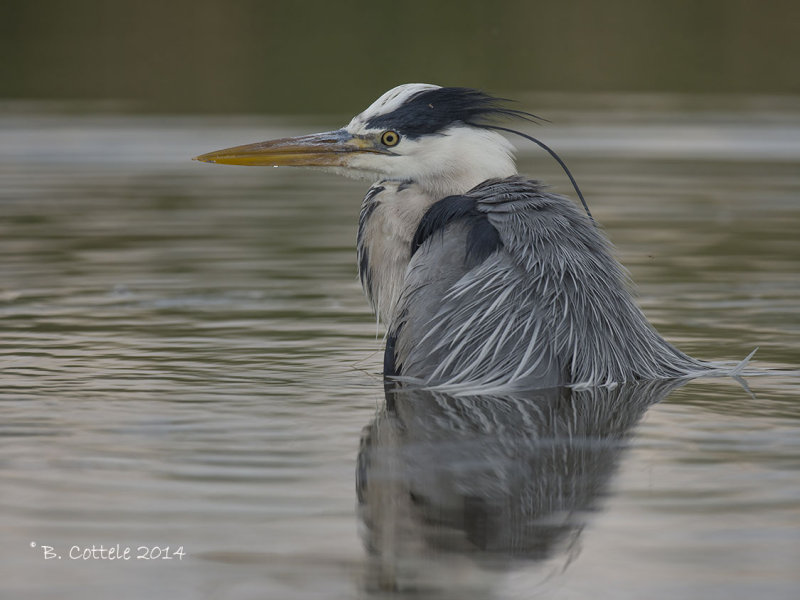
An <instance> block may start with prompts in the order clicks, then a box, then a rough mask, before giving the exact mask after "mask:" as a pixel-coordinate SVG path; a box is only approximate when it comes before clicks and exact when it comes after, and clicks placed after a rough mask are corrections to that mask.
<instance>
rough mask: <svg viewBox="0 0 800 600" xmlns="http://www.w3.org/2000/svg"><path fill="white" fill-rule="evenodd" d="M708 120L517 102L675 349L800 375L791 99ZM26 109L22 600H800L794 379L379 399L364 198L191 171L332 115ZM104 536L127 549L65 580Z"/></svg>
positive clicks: (9, 468) (5, 551)
mask: <svg viewBox="0 0 800 600" xmlns="http://www.w3.org/2000/svg"><path fill="white" fill-rule="evenodd" d="M695 100H696V99H695ZM536 102H538V103H536ZM696 104H698V102H696V101H693V100H692V99H682V100H681V102H677V103H676V102H672V101H669V99H666V100H665V99H658V98H649V99H641V98H639V99H630V98H617V97H600V98H591V99H589V100H586V99H581V100H578V99H577V98H553V97H550V98H548V97H542V98H539V99H533V100H531V101H530V102H526V106H539V105H542V109H541V110H538V111H537V112H540V113H541V114H543V115H544V116H547V117H549V118H551V119H553V120H554V121H555V122H556V124H555V125H551V126H548V127H547V128H539V129H536V130H535V132H534V133H535V134H536V135H538V136H539V137H541V138H542V139H544V140H545V141H547V142H548V143H550V144H551V145H552V146H554V147H555V148H556V149H557V150H558V151H559V152H561V154H562V156H564V158H565V159H566V160H567V161H568V163H569V164H570V166H571V167H572V169H573V171H574V172H575V173H576V175H577V177H578V179H579V181H580V182H581V184H582V186H583V188H584V192H585V194H586V195H587V197H588V199H589V202H590V205H591V207H592V210H593V212H594V214H595V216H596V217H597V218H598V220H599V221H600V222H602V223H603V225H604V227H605V229H606V230H607V232H608V234H609V235H610V237H611V238H612V240H613V241H614V243H615V244H616V246H617V248H618V251H619V255H620V257H621V259H622V260H623V262H624V263H625V264H626V266H627V267H628V268H629V269H630V271H631V273H632V275H633V278H634V280H635V281H636V283H637V286H638V288H637V289H638V294H639V299H640V303H641V305H642V306H643V308H644V309H645V312H646V313H647V314H648V316H649V317H650V319H651V320H652V321H653V323H654V324H655V325H656V326H657V327H658V328H659V329H660V330H661V332H662V333H663V334H665V335H666V336H667V337H668V338H669V339H671V340H673V341H674V342H676V343H677V344H678V345H679V346H681V347H682V348H683V349H684V350H687V351H689V352H690V353H692V354H695V355H697V356H700V357H704V358H719V359H730V360H737V359H741V358H743V357H744V356H745V355H747V354H748V353H749V352H750V351H751V350H752V349H753V348H754V347H756V346H759V347H760V350H759V351H758V353H757V355H756V359H755V363H756V364H758V365H759V366H762V367H775V368H784V369H790V368H797V365H798V364H800V341H798V340H799V339H800V338H799V337H798V335H799V334H800V311H799V310H798V306H800V276H798V271H799V270H800V236H799V235H798V233H797V230H798V225H800V203H799V202H798V199H800V110H797V104H796V103H794V104H792V103H791V102H788V103H786V104H785V105H782V106H775V105H770V106H768V107H766V108H765V107H764V106H762V105H761V104H759V102H751V103H749V104H747V105H746V106H737V107H730V106H727V107H725V110H724V111H723V110H714V111H709V110H707V109H704V108H703V107H702V106H700V108H698V109H697V110H695V105H696ZM706 104H708V102H706ZM711 104H713V102H712V103H711ZM564 107H567V108H564ZM23 108H24V109H25V110H20V109H19V107H16V108H15V109H14V110H13V111H12V110H7V111H6V112H5V113H3V115H2V116H0V207H2V213H1V214H2V216H1V217H0V250H1V251H2V256H3V261H2V265H0V273H1V274H2V275H1V276H0V334H1V337H0V368H2V389H0V414H2V421H1V422H0V444H2V447H1V448H0V474H1V475H0V476H1V477H2V479H0V481H1V482H2V483H0V489H1V490H2V493H0V505H1V506H2V510H0V530H2V532H3V535H2V544H0V591H2V596H3V597H4V598H48V599H49V598H59V599H60V600H72V599H78V598H101V597H116V598H121V599H129V598H130V599H138V598H145V597H151V598H170V599H184V598H185V599H196V598H209V599H211V598H214V599H217V598H225V599H235V600H239V599H250V598H281V599H287V600H291V599H294V598H298V599H307V598H325V599H339V598H342V599H345V598H393V597H406V596H408V597H413V598H437V599H445V598H454V599H455V598H459V599H462V598H475V599H479V598H498V599H506V598H508V599H512V598H513V599H516V598H520V599H521V598H554V599H581V598H615V599H619V598H631V599H634V598H676V597H681V598H703V599H708V598H726V599H729V598H741V599H745V598H747V599H749V598H753V597H763V598H787V599H789V598H797V597H798V596H800V571H798V565H800V383H798V380H797V379H796V378H791V377H789V376H771V377H763V378H752V379H751V380H750V381H749V384H750V387H751V388H752V392H753V395H750V394H748V393H747V392H746V391H745V390H744V389H743V388H742V387H740V386H739V385H738V384H737V383H736V382H734V381H731V380H726V379H717V380H705V381H696V382H692V383H690V384H688V385H685V386H683V387H680V388H677V389H672V388H670V387H669V386H665V385H658V386H657V385H651V386H634V387H628V388H626V387H622V388H619V389H618V390H614V391H613V392H610V391H607V390H606V391H605V392H601V391H596V392H593V393H592V392H583V393H580V394H578V393H576V394H569V393H566V392H561V393H558V392H554V393H552V394H547V395H535V394H534V395H529V396H526V397H516V398H502V399H486V398H467V399H459V400H455V399H452V398H446V397H441V396H435V397H434V396H425V395H423V394H416V395H411V396H400V397H396V398H395V397H392V398H390V410H387V408H386V405H385V397H384V392H383V386H382V382H381V378H380V375H379V373H380V368H381V360H382V358H381V357H382V353H381V348H382V343H381V339H380V335H379V334H378V330H377V328H376V324H375V321H374V319H373V317H372V316H371V315H370V314H369V312H368V309H367V306H366V302H365V300H364V299H363V298H362V295H361V290H360V288H359V286H358V283H357V281H356V277H355V258H354V253H355V252H354V239H355V223H356V218H357V211H358V205H359V202H360V198H361V196H362V195H363V192H364V190H365V187H366V184H364V183H361V182H353V181H348V180H343V179H338V178H335V177H334V176H328V175H325V174H318V173H313V172H307V171H301V170H291V169H247V168H236V167H227V168H226V167H220V166H213V165H206V164H199V163H193V162H191V161H189V160H188V159H189V158H190V157H191V156H193V155H196V154H198V153H201V152H204V151H208V150H212V149H217V148H221V147H224V146H227V145H232V144H237V143H244V142H249V141H256V140H259V139H267V138H269V137H273V136H279V135H286V134H290V133H303V132H309V131H314V130H323V129H327V128H332V127H334V126H338V125H339V121H337V120H333V119H324V118H319V119H316V120H314V121H313V122H312V121H302V122H301V121H297V120H294V121H289V120H286V119H277V118H275V119H266V118H247V117H237V118H221V117H215V118H213V119H202V118H178V117H164V118H157V117H127V116H116V115H103V116H86V115H74V114H73V115H70V114H67V113H52V112H42V111H41V110H37V109H35V108H27V107H23ZM520 167H521V170H523V171H524V172H527V173H530V174H536V175H537V176H538V177H541V178H542V179H545V180H547V181H549V182H551V183H553V184H554V185H555V187H556V188H557V189H559V190H562V191H564V192H568V190H567V189H566V187H565V185H564V177H563V175H562V174H560V173H559V171H558V169H557V167H556V166H555V165H554V164H553V163H552V161H549V160H547V159H546V158H545V157H544V156H542V155H541V154H540V153H538V152H536V151H535V150H533V149H531V148H529V147H523V151H522V154H521V156H520ZM356 472H358V485H356ZM34 543H35V545H36V547H35V548H34V547H32V545H33V544H34ZM101 544H102V545H103V546H105V547H106V548H108V547H115V546H116V545H119V546H120V547H121V548H122V549H124V548H125V547H131V548H132V550H131V552H132V557H133V558H132V559H131V560H127V561H126V560H113V561H112V560H103V559H89V560H82V559H77V560H73V559H70V557H69V555H70V552H71V551H72V553H73V555H75V553H80V552H81V551H82V550H83V549H85V548H91V547H92V545H96V546H100V545H101ZM139 546H146V547H147V548H148V549H152V548H160V549H161V550H156V551H151V552H152V554H158V553H159V552H161V553H163V552H164V550H163V549H164V548H165V547H166V546H169V548H170V550H169V552H170V554H171V555H173V556H174V558H172V559H171V560H164V559H156V560H137V559H136V555H137V554H139V553H140V551H139V550H138V547H139ZM46 547H48V548H46ZM73 547H77V550H75V549H73ZM49 548H52V550H49ZM178 548H182V550H183V552H185V556H183V557H182V558H180V557H179V556H175V555H174V553H175V551H176V550H177V549H178ZM71 549H72V550H71ZM47 552H51V553H53V554H57V555H60V556H61V557H62V558H61V559H60V560H59V559H57V558H49V559H46V558H45V556H47V555H48V554H47Z"/></svg>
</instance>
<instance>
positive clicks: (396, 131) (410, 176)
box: [196, 83, 525, 196]
mask: <svg viewBox="0 0 800 600" xmlns="http://www.w3.org/2000/svg"><path fill="white" fill-rule="evenodd" d="M501 103H502V101H501V100H500V99H498V98H494V97H492V96H489V95H487V94H484V93H483V92H480V91H478V90H473V89H469V88H454V87H439V86H435V85H428V84H420V83H410V84H405V85H401V86H398V87H396V88H393V89H391V90H389V91H388V92H386V93H385V94H383V95H382V96H381V97H380V98H378V99H377V100H376V101H375V102H374V103H373V104H372V105H371V106H370V107H369V108H367V109H366V110H365V111H364V112H362V113H361V114H359V115H356V116H355V117H353V119H352V120H351V121H350V123H349V124H348V125H347V126H346V127H343V128H342V129H338V130H336V131H330V132H326V133H316V134H312V135H305V136H300V137H292V138H283V139H279V140H270V141H267V142H259V143H255V144H248V145H244V146H236V147H233V148H227V149H225V150H218V151H216V152H210V153H208V154H203V155H202V156H198V157H197V159H196V160H200V161H204V162H213V163H222V164H234V165H262V166H284V165H285V166H310V167H321V168H324V169H327V170H333V171H336V172H338V173H341V174H344V175H347V176H350V177H357V178H371V179H387V178H388V179H401V180H413V181H415V182H417V183H419V184H420V185H421V186H423V187H424V188H426V189H427V190H428V191H430V192H431V193H433V194H435V195H438V196H441V195H448V194H456V193H464V192H466V191H467V190H468V189H470V188H472V187H473V186H475V185H477V184H478V183H480V182H481V181H484V180H486V179H489V178H491V177H507V176H509V175H513V174H514V173H516V167H515V165H514V158H513V155H512V150H513V147H512V146H511V144H510V143H509V142H508V141H507V140H506V139H505V138H504V137H503V136H502V135H500V134H499V133H497V131H494V130H492V129H490V128H487V127H486V124H487V123H488V122H489V121H490V120H491V119H492V118H494V117H497V116H520V115H524V114H525V113H522V112H520V111H515V110H513V109H509V108H504V107H503V106H502V105H501Z"/></svg>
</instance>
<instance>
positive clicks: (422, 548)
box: [356, 380, 684, 597]
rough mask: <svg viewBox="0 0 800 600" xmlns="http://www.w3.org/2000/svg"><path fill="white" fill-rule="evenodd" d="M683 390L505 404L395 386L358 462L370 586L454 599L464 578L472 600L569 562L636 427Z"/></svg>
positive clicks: (558, 393) (666, 387) (570, 394)
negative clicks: (502, 576)
mask: <svg viewBox="0 0 800 600" xmlns="http://www.w3.org/2000/svg"><path fill="white" fill-rule="evenodd" d="M683 383H684V381H682V380H671V381H666V380H661V381H649V382H639V383H632V384H624V385H620V386H617V387H615V388H611V387H598V388H591V389H582V390H577V389H571V388H566V387H559V388H550V389H543V390H535V391H532V392H529V393H518V394H515V395H513V396H505V397H495V396H492V397H489V396H459V397H454V396H449V395H446V394H442V393H436V392H431V391H426V390H420V389H413V390H412V389H403V388H401V387H397V388H392V387H387V390H386V402H385V404H384V406H383V407H382V408H381V410H380V411H379V413H378V414H377V416H376V417H375V419H374V420H373V421H372V422H371V423H370V424H369V425H368V426H366V427H365V428H364V430H363V432H362V436H361V443H360V451H359V455H358V463H357V465H358V466H357V473H356V489H357V494H358V502H359V513H360V519H361V523H362V536H363V539H364V544H365V546H366V548H367V551H368V554H369V560H370V569H369V570H368V573H369V575H368V576H367V587H368V588H372V589H404V590H409V589H411V590H424V589H431V588H433V589H435V588H439V587H441V588H446V589H447V590H449V592H453V593H454V592H455V591H454V589H453V586H456V585H458V583H459V582H460V584H462V585H463V586H466V589H462V590H460V591H459V592H458V593H459V594H466V595H462V596H459V597H470V596H469V592H472V593H478V592H479V590H477V589H475V587H476V586H477V587H479V588H483V587H484V586H488V585H491V581H492V578H491V577H490V576H489V573H492V572H495V573H503V572H505V571H507V570H509V569H511V568H513V567H514V566H519V565H520V562H522V563H524V564H527V563H529V562H539V561H544V560H546V559H550V558H555V557H557V556H559V555H563V557H564V558H563V561H564V562H565V563H567V564H568V562H569V561H570V560H571V557H572V556H574V555H575V553H576V552H577V551H578V548H579V545H578V538H579V536H580V533H581V530H582V529H583V527H584V525H585V524H586V522H587V519H588V518H589V514H590V513H591V512H592V511H593V510H596V509H597V508H598V505H599V503H600V500H601V499H602V498H603V496H604V494H605V492H606V490H607V489H608V485H609V482H610V480H611V477H612V475H613V473H614V471H615V469H616V466H617V463H618V461H619V459H620V455H621V452H622V451H623V450H624V448H625V445H626V442H627V440H628V438H629V436H630V433H631V429H632V428H633V427H634V426H635V425H636V423H637V422H638V421H639V419H640V418H641V416H642V415H643V414H644V412H645V411H646V410H647V408H648V407H649V406H651V405H652V404H653V403H655V402H658V401H660V400H662V399H663V398H665V397H666V396H667V395H668V394H669V393H670V392H671V391H672V390H674V389H676V388H678V387H680V386H681V385H682V384H683ZM470 574H472V575H475V576H476V577H475V578H471V577H470ZM485 591H486V590H483V592H485ZM476 597H482V596H480V595H478V596H476Z"/></svg>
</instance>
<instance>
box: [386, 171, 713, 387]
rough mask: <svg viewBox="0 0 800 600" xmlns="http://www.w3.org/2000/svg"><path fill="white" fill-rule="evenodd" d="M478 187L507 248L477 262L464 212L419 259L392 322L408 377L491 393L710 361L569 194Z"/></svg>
mask: <svg viewBox="0 0 800 600" xmlns="http://www.w3.org/2000/svg"><path fill="white" fill-rule="evenodd" d="M467 196H470V197H472V198H474V199H475V201H476V207H477V210H479V211H481V212H482V213H485V214H486V215H487V218H488V220H489V222H490V223H491V224H492V226H493V227H494V228H495V229H496V230H497V232H498V233H499V236H500V239H501V241H502V246H501V247H499V248H498V249H497V250H496V251H495V252H493V253H492V254H490V255H489V256H488V257H487V258H485V260H483V262H481V263H480V264H478V265H477V266H474V267H472V268H469V267H468V266H467V265H468V261H467V260H466V248H467V244H466V242H467V233H468V232H467V227H466V224H465V223H463V222H458V221H456V222H454V223H451V224H449V225H447V227H446V228H445V229H444V230H443V232H442V234H441V235H433V236H431V237H430V238H429V239H427V240H426V241H425V242H424V244H423V245H422V247H420V249H419V250H418V251H417V253H416V254H415V255H414V256H413V257H412V260H411V262H410V264H409V268H408V271H407V273H406V280H405V283H404V289H403V291H402V293H401V297H400V301H399V303H398V310H397V312H396V313H395V315H396V319H395V322H394V324H393V327H392V329H393V335H394V336H396V344H395V349H394V351H395V363H396V365H397V368H398V371H399V373H400V375H401V377H402V378H404V379H409V380H414V381H417V382H424V383H425V384H427V385H429V386H431V387H435V388H436V389H440V390H442V391H448V392H451V393H459V392H460V391H467V390H470V391H472V392H473V393H476V391H479V392H480V393H492V392H496V391H506V390H509V389H524V388H533V387H548V386H552V385H561V384H572V385H581V384H586V385H593V384H610V383H614V382H621V381H630V380H636V379H660V378H669V377H681V376H688V375H695V374H698V373H699V372H702V371H703V370H705V369H707V368H708V367H707V366H706V363H703V362H701V361H697V360H695V359H693V358H691V357H689V356H687V355H685V354H683V353H681V352H680V351H678V350H677V349H675V348H674V347H673V346H671V345H670V344H669V343H667V342H666V341H665V340H664V339H663V338H662V337H661V336H660V335H659V334H658V333H657V332H656V331H655V330H654V329H653V328H652V327H651V326H650V324H649V323H648V322H647V320H646V318H645V317H644V315H643V314H642V313H641V311H640V310H639V308H638V307H637V306H636V304H635V303H634V301H633V299H632V297H631V296H630V293H629V292H628V290H627V278H626V276H625V272H624V270H623V269H622V267H621V265H620V264H619V263H618V262H617V261H616V260H615V259H614V258H613V256H612V253H611V248H610V244H609V243H608V242H607V240H606V239H605V237H604V236H603V235H602V234H601V233H600V232H599V231H598V229H597V228H596V227H595V225H594V224H593V223H592V222H591V221H590V220H589V219H588V218H587V217H586V216H585V215H583V213H581V212H580V211H579V210H578V209H577V207H575V206H574V205H573V204H572V203H571V202H570V201H569V200H567V199H565V198H562V197H559V196H557V195H554V194H550V193H547V192H546V191H544V190H543V189H542V187H541V186H540V185H539V184H537V183H536V182H533V181H529V180H525V179H523V178H521V177H511V178H507V179H503V180H489V181H486V182H484V183H482V184H480V185H479V186H477V187H476V188H474V189H473V190H471V191H470V192H468V193H467Z"/></svg>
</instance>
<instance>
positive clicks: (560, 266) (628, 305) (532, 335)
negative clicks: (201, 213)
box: [197, 84, 714, 393]
mask: <svg viewBox="0 0 800 600" xmlns="http://www.w3.org/2000/svg"><path fill="white" fill-rule="evenodd" d="M526 116H531V115H528V113H524V112H522V111H518V110H514V109H511V108H508V106H507V105H505V104H504V103H503V101H502V100H501V99H499V98H495V97H493V96H490V95H488V94H485V93H483V92H481V91H478V90H474V89H469V88H453V87H439V86H435V85H427V84H405V85H400V86H398V87H396V88H394V89H391V90H389V91H388V92H386V93H385V94H383V95H382V96H381V97H380V98H378V99H377V100H376V101H375V102H374V103H373V104H372V105H370V106H369V108H367V109H366V110H365V111H364V112H362V113H361V114H359V115H356V116H355V117H354V118H353V119H352V120H351V121H350V123H349V124H348V125H347V126H346V127H344V128H342V129H339V130H336V131H331V132H326V133H318V134H312V135H306V136H301V137H293V138H284V139H279V140H271V141H267V142H260V143H255V144H248V145H244V146H236V147H233V148H228V149H224V150H219V151H216V152H211V153H208V154H203V155H201V156H198V157H197V160H200V161H205V162H212V163H223V164H235V165H263V166H283V165H287V166H310V167H321V168H324V169H327V170H331V171H334V172H337V173H340V174H343V175H348V176H353V177H358V178H366V179H369V180H371V181H372V182H373V184H372V187H370V188H369V190H368V192H367V194H366V196H365V198H364V200H363V202H362V204H361V212H360V217H359V227H358V240H357V252H358V270H359V276H360V280H361V283H362V285H363V288H364V291H365V293H366V296H367V298H368V299H369V302H370V304H371V305H372V308H373V310H374V312H375V313H376V314H377V315H378V317H379V319H380V320H381V321H382V322H383V323H385V324H386V325H387V328H388V333H387V338H386V349H385V355H384V356H385V357H384V373H385V375H386V376H389V377H394V378H397V379H400V380H404V381H411V382H416V383H421V384H424V385H425V386H426V387H429V388H432V389H437V390H440V391H444V392H450V393H464V392H472V393H493V392H505V391H509V390H513V389H530V388H544V387H552V386H558V385H572V386H583V385H608V384H614V383H618V382H624V381H632V380H646V379H664V378H675V377H686V376H693V375H699V374H701V373H703V372H708V371H709V370H713V369H714V366H713V365H712V364H710V363H707V362H704V361H700V360H697V359H695V358H692V357H690V356H688V355H687V354H685V353H683V352H681V351H680V350H678V349H676V348H675V347H674V346H672V345H671V344H670V343H668V342H667V341H666V340H664V338H663V337H661V335H659V334H658V332H656V330H655V329H654V328H653V327H652V326H651V325H650V323H649V322H648V321H647V319H646V318H645V316H644V314H643V313H642V312H641V310H640V309H639V308H638V307H637V305H636V303H635V302H634V299H633V298H632V296H631V294H630V292H629V291H628V282H627V276H626V274H625V270H624V269H623V267H622V266H621V264H620V263H619V262H618V261H617V260H616V259H615V258H614V256H613V254H612V249H611V245H610V243H609V241H608V240H607V238H606V236H605V235H604V234H603V233H602V231H601V230H600V229H599V228H598V227H597V226H596V224H595V223H594V222H593V220H592V219H591V216H589V215H587V214H584V213H583V212H581V211H580V210H579V208H578V207H577V206H576V205H575V204H574V203H573V202H572V201H570V200H569V199H567V198H565V197H562V196H559V195H557V194H554V193H552V192H550V191H548V189H547V188H546V187H545V186H544V185H542V184H541V183H539V182H538V181H535V180H532V179H528V178H526V177H523V176H521V175H519V174H518V173H517V169H516V166H515V161H514V156H513V147H512V145H511V143H510V142H509V141H508V140H507V139H506V138H505V137H504V136H503V135H502V134H501V133H500V130H505V131H511V130H509V129H505V128H502V127H499V126H496V125H494V123H496V122H497V120H498V119H499V118H510V119H513V118H516V117H523V118H524V117H526ZM587 212H588V211H587Z"/></svg>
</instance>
